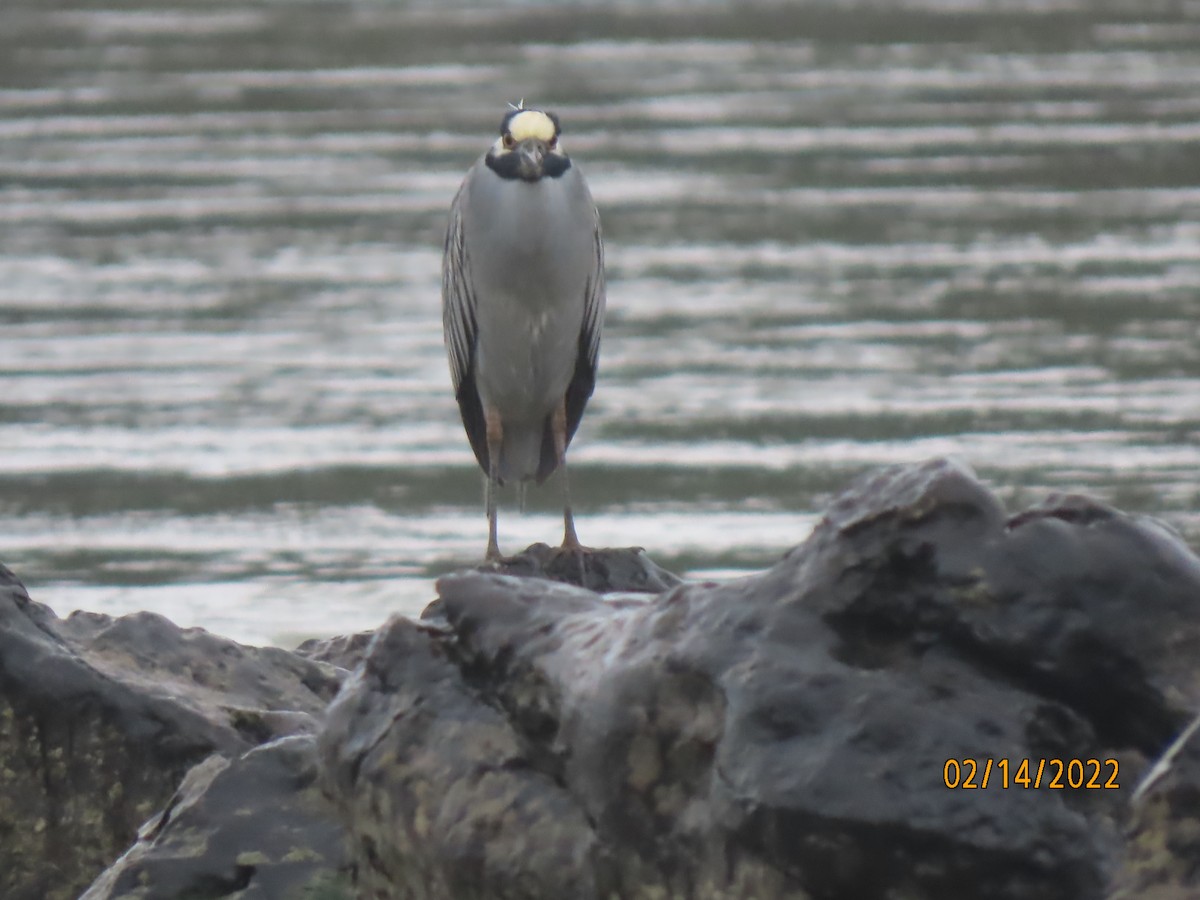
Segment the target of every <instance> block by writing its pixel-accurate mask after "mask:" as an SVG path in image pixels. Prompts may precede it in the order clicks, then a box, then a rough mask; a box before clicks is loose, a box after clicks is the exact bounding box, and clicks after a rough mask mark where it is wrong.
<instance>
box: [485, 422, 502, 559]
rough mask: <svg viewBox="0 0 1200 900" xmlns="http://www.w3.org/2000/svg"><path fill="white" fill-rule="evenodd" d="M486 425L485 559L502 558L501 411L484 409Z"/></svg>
mask: <svg viewBox="0 0 1200 900" xmlns="http://www.w3.org/2000/svg"><path fill="white" fill-rule="evenodd" d="M483 421H484V426H485V427H486V429H487V451H488V473H487V492H486V494H485V495H484V496H485V498H486V499H485V501H484V505H485V506H486V507H487V519H488V545H487V553H486V554H485V555H484V559H488V560H496V559H500V558H501V556H500V545H499V544H498V543H497V541H496V485H497V484H498V483H499V481H500V477H499V472H500V445H501V443H503V441H504V425H503V423H502V422H501V421H500V413H498V412H496V410H494V409H486V408H485V409H484V411H483Z"/></svg>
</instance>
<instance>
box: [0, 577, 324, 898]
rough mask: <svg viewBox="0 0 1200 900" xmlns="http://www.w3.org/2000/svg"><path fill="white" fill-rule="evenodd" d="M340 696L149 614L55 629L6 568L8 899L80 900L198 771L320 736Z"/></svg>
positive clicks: (277, 654) (315, 674)
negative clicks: (320, 723) (320, 724)
mask: <svg viewBox="0 0 1200 900" xmlns="http://www.w3.org/2000/svg"><path fill="white" fill-rule="evenodd" d="M339 683H340V680H339V677H338V675H337V673H336V670H335V669H333V668H332V667H330V666H324V665H321V664H319V663H316V662H312V661H309V660H306V659H303V658H301V657H299V656H296V655H295V654H292V653H288V652H287V651H284V650H280V649H278V648H255V647H244V646H242V645H240V644H237V643H235V642H233V641H229V640H226V639H224V638H220V637H217V636H215V635H211V634H208V633H207V632H204V631H202V630H200V629H181V628H178V627H177V626H175V625H173V624H171V623H170V622H168V621H167V620H166V619H163V618H162V617H160V616H155V615H152V614H149V613H139V614H136V615H132V616H126V617H123V618H120V619H113V618H111V617H108V616H100V615H94V614H86V613H77V614H75V615H73V616H71V617H69V618H67V619H65V620H64V619H59V618H57V617H56V616H55V615H54V614H53V613H52V612H51V611H50V610H49V609H48V608H46V607H44V606H42V605H41V604H38V603H35V602H34V601H32V600H31V599H30V598H29V595H28V593H27V592H26V591H25V589H24V587H23V586H22V585H21V583H20V582H19V581H18V580H17V578H16V576H15V575H13V573H12V572H10V571H9V570H8V569H4V568H3V567H0V897H4V898H6V900H26V898H28V900H46V898H72V900H73V898H75V897H78V896H79V894H80V892H81V891H82V890H83V889H84V888H86V887H87V886H88V885H89V884H90V883H91V882H92V880H93V879H94V878H96V876H97V875H98V874H99V873H100V872H101V871H102V870H103V869H104V868H105V867H106V866H107V865H109V864H110V863H111V862H112V861H113V860H115V859H116V858H117V857H119V856H120V855H121V854H122V853H123V852H124V851H125V850H126V848H127V847H129V845H130V844H131V842H132V841H133V840H134V837H135V835H136V833H137V829H138V827H139V826H140V825H141V824H142V823H143V822H145V821H146V820H147V819H149V818H150V816H151V815H152V814H154V813H155V812H156V811H157V810H160V809H161V808H162V807H163V806H164V804H166V803H167V801H168V800H169V798H170V797H171V796H172V794H173V793H174V792H175V790H176V788H177V786H178V785H179V783H180V780H181V779H182V778H183V777H184V775H185V774H186V773H187V772H188V771H189V769H191V768H192V766H194V765H196V764H198V763H201V762H203V761H204V760H206V759H208V758H209V757H210V756H212V755H213V754H218V755H220V756H221V757H223V758H226V759H234V758H237V757H238V756H240V755H241V754H242V753H244V752H246V751H247V750H249V749H250V748H252V747H254V746H255V745H257V744H259V743H262V742H264V741H267V740H271V739H272V738H274V737H277V736H279V735H281V734H289V733H293V732H312V731H313V730H315V728H316V723H317V718H316V716H317V715H318V714H320V713H321V711H322V710H323V708H324V707H325V706H326V704H327V703H328V702H329V700H330V699H331V698H332V697H333V696H334V694H335V693H336V691H337V689H338V686H339Z"/></svg>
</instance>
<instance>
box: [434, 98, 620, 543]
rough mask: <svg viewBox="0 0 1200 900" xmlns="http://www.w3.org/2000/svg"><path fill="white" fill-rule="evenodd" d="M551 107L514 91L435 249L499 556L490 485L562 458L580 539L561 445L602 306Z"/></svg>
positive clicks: (585, 217) (460, 389) (599, 274)
mask: <svg viewBox="0 0 1200 900" xmlns="http://www.w3.org/2000/svg"><path fill="white" fill-rule="evenodd" d="M561 135H562V126H561V123H560V120H559V118H558V116H557V115H555V114H554V113H552V112H547V111H544V110H541V109H535V108H532V107H527V106H526V105H525V101H524V100H522V101H521V102H520V103H518V104H515V105H514V104H509V109H508V110H507V111H506V113H505V115H504V117H503V120H502V121H501V123H500V135H499V137H498V138H496V140H495V142H494V143H493V144H492V145H491V147H490V148H489V149H488V150H487V151H486V152H485V153H484V154H483V155H482V156H481V157H480V158H479V159H477V160H476V162H475V163H474V164H473V165H472V166H471V168H470V169H469V170H468V171H467V174H466V176H465V178H464V179H463V182H462V185H461V186H460V187H459V189H458V192H457V193H456V194H455V196H454V201H453V202H452V204H451V206H450V218H449V223H448V225H447V228H446V240H445V246H444V248H443V253H442V327H443V335H444V338H445V344H446V351H447V356H448V357H449V362H450V377H451V382H452V383H453V387H454V393H455V398H456V399H457V401H458V408H459V412H460V414H461V416H462V423H463V427H464V428H465V430H466V433H467V439H468V441H469V442H470V444H471V449H472V450H473V451H474V454H475V459H476V460H477V461H478V462H479V466H480V468H482V469H483V472H484V474H485V475H486V476H487V487H486V490H485V506H486V510H487V519H488V543H487V550H486V553H485V559H486V560H489V561H494V560H501V559H503V556H502V555H501V553H500V548H499V543H498V541H497V534H496V532H497V528H496V515H497V514H496V494H497V488H498V486H500V485H502V484H504V483H505V482H509V481H512V482H516V483H517V484H519V485H520V486H521V490H522V498H523V497H524V493H523V491H524V486H525V484H526V483H527V482H529V481H534V482H536V483H538V484H541V483H542V482H543V481H545V480H546V478H548V477H549V476H550V475H551V474H552V473H553V472H555V471H556V470H558V469H562V479H561V481H562V503H563V541H562V548H563V549H564V550H574V551H582V550H583V549H584V548H583V547H582V545H581V544H580V542H579V537H578V535H577V534H576V531H575V520H574V516H573V514H572V512H571V493H570V487H569V483H568V479H567V447H568V446H569V445H570V443H571V438H572V437H574V435H575V431H576V429H577V428H578V427H579V422H580V420H581V419H582V418H583V411H584V408H585V407H586V406H587V402H588V399H589V398H590V397H591V395H592V392H593V390H594V388H595V384H596V369H597V364H598V362H599V355H600V332H601V329H602V327H603V320H604V309H605V291H606V287H605V277H604V241H603V237H602V235H601V230H600V213H599V211H598V210H597V208H596V204H595V202H594V201H593V200H592V195H591V192H590V191H589V190H588V186H587V182H586V181H585V180H584V177H583V174H582V173H581V172H580V170H579V167H578V166H577V165H575V163H574V162H573V161H572V159H571V158H570V157H569V156H568V155H567V153H566V150H565V149H564V147H563V142H562V140H561Z"/></svg>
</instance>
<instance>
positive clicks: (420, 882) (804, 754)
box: [319, 460, 1200, 900]
mask: <svg viewBox="0 0 1200 900" xmlns="http://www.w3.org/2000/svg"><path fill="white" fill-rule="evenodd" d="M438 591H439V601H438V604H437V607H436V610H435V612H436V616H437V618H436V619H435V620H431V621H430V622H427V623H425V624H416V623H413V622H410V621H407V620H404V619H401V618H394V619H392V620H390V621H389V622H388V623H387V624H386V625H385V626H384V627H383V628H382V629H381V631H380V633H379V634H378V636H377V637H376V639H375V640H374V642H373V643H372V644H371V646H370V649H369V651H368V653H367V656H366V658H365V659H364V661H363V665H362V666H361V667H360V668H359V669H358V670H357V672H356V673H355V675H354V676H353V677H352V678H351V679H349V680H348V681H347V682H346V685H345V687H344V688H343V691H342V693H341V694H340V695H339V697H338V699H337V700H336V701H335V702H334V704H333V705H332V707H331V708H330V710H329V714H328V718H327V723H326V726H325V728H324V730H323V731H322V733H321V734H320V737H319V752H320V758H321V765H322V769H323V781H324V783H325V786H326V790H327V792H328V793H329V795H330V796H331V798H332V799H333V801H334V803H335V804H336V806H337V809H338V812H339V815H340V816H341V819H342V821H343V822H344V823H345V825H346V827H347V829H348V830H349V832H350V833H351V836H352V841H353V849H354V853H355V857H356V861H357V867H358V878H359V889H360V890H361V891H362V895H363V896H365V897H388V898H393V897H394V898H424V897H446V898H455V900H471V898H480V900H482V898H557V897H572V898H592V897H596V898H600V897H604V898H607V897H614V896H615V897H621V898H622V900H627V898H630V900H632V898H639V897H647V898H649V897H656V898H657V897H663V898H666V897H678V898H688V900H707V898H714V900H715V898H750V897H756V898H818V900H820V898H847V897H853V898H865V900H869V898H880V900H882V898H893V897H900V896H904V897H913V898H927V900H934V898H955V900H959V898H963V897H971V898H976V900H1008V898H1014V900H1015V898H1020V900H1059V898H1061V900H1089V898H1101V897H1104V896H1105V895H1106V894H1107V893H1108V892H1109V891H1110V890H1113V889H1116V887H1117V886H1118V878H1117V876H1118V870H1119V867H1120V860H1122V859H1127V860H1134V857H1130V856H1123V854H1124V853H1125V850H1126V845H1125V844H1124V840H1125V834H1124V826H1125V822H1126V816H1127V813H1128V809H1129V800H1128V798H1129V794H1130V793H1131V792H1132V788H1133V786H1134V785H1135V784H1136V783H1137V781H1138V778H1139V776H1140V775H1141V773H1142V771H1143V770H1144V768H1145V763H1146V760H1148V759H1154V758H1156V757H1158V756H1159V755H1160V754H1162V753H1163V751H1164V750H1165V749H1166V748H1167V747H1168V746H1169V745H1170V744H1171V742H1172V741H1173V740H1174V739H1175V738H1176V736H1177V735H1179V734H1180V733H1181V732H1182V731H1183V729H1184V728H1185V727H1186V725H1187V723H1188V722H1189V721H1190V720H1191V719H1192V717H1193V715H1194V711H1195V710H1196V709H1197V708H1198V707H1200V678H1197V671H1198V668H1200V667H1198V664H1197V660H1198V659H1200V653H1198V651H1200V560H1198V559H1197V558H1196V557H1195V556H1194V555H1193V554H1192V553H1191V552H1190V551H1189V550H1188V549H1187V547H1186V546H1185V545H1184V544H1183V542H1182V541H1181V540H1179V538H1178V537H1177V536H1175V535H1174V534H1172V533H1171V532H1169V531H1168V530H1167V529H1165V528H1164V527H1163V526H1161V525H1159V524H1158V523H1156V522H1154V521H1152V520H1149V519H1145V518H1141V517H1136V516H1129V515H1125V514H1123V513H1120V512H1118V511H1116V510H1113V509H1111V508H1109V507H1105V506H1103V505H1101V504H1098V503H1095V502H1093V501H1089V500H1086V499H1083V498H1077V497H1060V498H1052V499H1051V500H1050V501H1048V502H1047V503H1046V504H1043V505H1042V506H1040V507H1038V508H1035V509H1032V510H1029V511H1027V512H1025V513H1022V514H1020V515H1018V516H1015V517H1013V518H1008V517H1007V516H1006V514H1005V512H1004V510H1003V508H1002V506H1001V504H1000V503H999V501H997V499H996V498H995V497H994V496H993V495H992V494H991V493H990V492H989V491H988V490H987V489H986V488H984V487H983V486H982V485H981V484H980V483H979V482H978V481H977V480H976V479H975V478H974V476H973V475H972V474H971V473H970V472H969V471H968V470H967V469H965V468H964V467H962V466H959V465H956V464H954V463H950V462H947V461H944V460H936V461H933V462H931V463H927V464H925V465H921V466H913V467H898V468H891V469H887V470H884V471H882V472H879V473H876V474H874V475H872V476H870V477H867V478H865V479H863V480H861V481H859V482H858V483H856V484H855V485H854V486H853V487H852V488H851V489H850V490H848V491H847V492H846V493H844V494H843V495H842V496H840V497H839V498H837V500H836V501H835V502H834V503H833V505H832V506H831V508H830V510H829V512H828V513H827V515H826V516H825V518H824V519H823V520H822V521H821V523H820V524H819V525H818V527H817V528H816V529H815V530H814V532H813V534H812V535H811V537H810V538H809V539H808V540H807V541H805V542H804V543H803V544H802V545H801V546H799V547H797V548H796V549H795V550H793V551H792V552H790V553H789V554H788V555H787V556H786V557H785V558H784V559H783V560H781V561H780V562H779V563H778V564H777V565H776V566H775V567H773V568H772V569H770V570H768V571H767V572H764V573H762V574H760V575H756V576H752V577H749V578H744V579H741V580H738V581H734V582H730V583H727V584H723V585H698V584H697V585H681V586H676V587H673V588H671V589H670V590H668V591H666V592H665V593H662V594H660V595H658V596H656V597H653V598H651V599H648V600H647V601H646V602H644V603H634V602H630V601H628V600H626V601H623V602H621V603H618V604H613V603H609V602H606V600H605V599H604V598H603V597H601V596H599V595H597V594H596V593H593V592H591V591H589V590H584V589H580V588H577V587H571V586H567V585H565V584H555V583H552V582H548V581H545V580H539V579H533V578H523V577H515V576H513V575H510V574H499V573H496V572H478V571H477V572H465V573H460V574H455V575H451V576H447V577H445V578H443V579H442V580H441V581H440V582H439V584H438ZM1025 760H1029V761H1031V763H1032V765H1030V766H1028V767H1022V766H1021V763H1022V761H1025ZM1040 760H1049V761H1050V762H1048V763H1043V764H1040V765H1039V761H1040ZM1055 760H1058V761H1061V762H1059V763H1058V764H1057V765H1058V766H1059V768H1060V769H1061V773H1059V774H1058V775H1057V778H1056V774H1055V765H1056V763H1055V762H1054V761H1055ZM1071 760H1079V763H1077V764H1071V763H1070V761H1071ZM989 761H990V764H989ZM1183 771H1185V773H1186V772H1187V771H1190V770H1183ZM1079 774H1083V775H1084V776H1091V777H1092V779H1093V782H1094V784H1095V787H1094V789H1088V788H1084V787H1079V788H1072V787H1069V786H1068V787H1066V788H1065V789H1058V787H1057V786H1056V784H1058V783H1061V784H1064V785H1069V784H1071V783H1076V780H1077V779H1076V776H1077V775H1079ZM1025 775H1027V777H1028V781H1029V782H1030V783H1033V782H1035V781H1036V782H1037V784H1038V785H1039V786H1030V787H1025V786H1023V784H1022V783H1021V781H1022V778H1023V776H1025ZM1110 776H1111V777H1110ZM985 777H987V778H988V779H989V785H988V787H986V788H983V787H977V788H973V789H969V788H966V787H964V786H962V785H963V784H964V782H968V781H969V782H973V783H974V784H981V783H982V780H983V779H984V778H985ZM947 781H949V782H950V783H951V784H952V785H958V786H957V787H949V786H947ZM1051 782H1056V784H1052V783H1051ZM1106 782H1109V783H1112V784H1116V785H1119V787H1116V788H1108V789H1106V788H1104V787H1103V785H1104V784H1105V783H1106ZM1165 784H1166V785H1167V786H1165V787H1163V788H1162V790H1165V791H1170V790H1171V788H1170V787H1169V782H1168V783H1165ZM1185 784H1186V786H1187V790H1192V791H1193V793H1191V794H1188V793H1186V791H1185V789H1184V787H1183V786H1181V787H1180V788H1178V790H1176V792H1175V793H1174V794H1168V795H1165V796H1170V797H1173V798H1174V800H1173V801H1172V802H1174V803H1176V804H1177V805H1178V806H1179V807H1180V808H1182V807H1183V806H1184V805H1185V801H1186V800H1187V799H1191V800H1192V801H1193V806H1192V807H1191V809H1193V810H1194V808H1195V804H1194V800H1195V798H1196V797H1197V795H1196V794H1195V793H1194V786H1195V780H1194V778H1193V777H1191V776H1188V778H1187V779H1186V781H1185ZM1156 796H1158V795H1148V798H1147V801H1148V802H1149V801H1150V800H1153V799H1154V797H1156ZM1188 815H1194V813H1188ZM1171 821H1172V822H1175V823H1176V824H1177V826H1178V829H1179V831H1178V833H1177V834H1176V846H1178V847H1181V848H1183V850H1184V851H1185V852H1188V853H1193V852H1194V840H1193V838H1194V834H1195V831H1194V824H1192V823H1194V818H1190V819H1187V820H1186V821H1185V820H1184V819H1183V818H1182V814H1178V813H1177V814H1175V816H1174V818H1173V819H1171ZM1147 833H1150V832H1147ZM1154 833H1157V832H1154ZM1135 834H1136V832H1135ZM1198 862H1200V860H1197V858H1196V857H1195V856H1194V855H1193V856H1191V857H1190V858H1189V859H1186V860H1183V861H1178V860H1176V861H1175V862H1174V865H1175V866H1176V868H1175V869H1174V870H1173V871H1174V872H1175V873H1176V874H1177V875H1178V873H1179V872H1185V873H1194V872H1195V871H1197V863H1198ZM1133 867H1134V862H1133V861H1130V862H1129V863H1128V866H1127V869H1126V870H1125V871H1127V872H1128V871H1131V870H1132V868H1133ZM1189 867H1190V868H1189ZM1160 868H1161V867H1160ZM1143 869H1144V867H1143ZM1143 874H1144V872H1143ZM1187 877H1192V878H1194V875H1189V876H1187ZM1177 880H1178V882H1179V883H1181V884H1182V883H1185V882H1184V879H1183V878H1182V877H1180V878H1178V879H1177ZM1187 883H1189V884H1190V883H1191V882H1187ZM1163 896H1164V897H1165V896H1168V895H1163ZM1170 896H1174V895H1170Z"/></svg>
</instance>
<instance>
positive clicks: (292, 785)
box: [81, 735, 354, 900]
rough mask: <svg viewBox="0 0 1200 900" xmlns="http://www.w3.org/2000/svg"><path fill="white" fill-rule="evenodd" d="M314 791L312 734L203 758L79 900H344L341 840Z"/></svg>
mask: <svg viewBox="0 0 1200 900" xmlns="http://www.w3.org/2000/svg"><path fill="white" fill-rule="evenodd" d="M315 782H316V754H315V752H314V740H313V738H312V736H311V735H298V736H294V737H285V738H281V739H279V740H277V741H274V742H272V743H270V744H265V745H263V746H260V747H256V748H255V749H253V750H251V751H250V752H248V753H246V754H245V755H243V756H241V757H239V758H238V759H236V760H233V761H232V762H231V761H229V760H228V759H226V758H224V757H222V756H219V755H214V756H211V757H209V758H208V759H207V760H205V761H204V762H203V763H201V764H199V765H198V766H196V767H195V768H193V769H192V770H191V772H189V773H188V776H187V778H185V779H184V783H183V784H182V785H181V786H180V788H179V790H178V791H176V793H175V796H174V797H173V798H172V799H171V801H170V803H168V804H167V808H166V809H165V810H163V812H162V813H161V814H159V815H158V816H156V817H155V818H154V819H152V820H151V821H150V822H148V823H147V825H146V827H145V828H144V829H143V833H142V835H141V839H140V840H139V841H138V843H137V844H135V845H134V846H133V848H132V849H130V850H129V852H127V853H126V854H125V855H124V856H123V857H121V859H120V860H118V861H117V863H116V864H115V865H113V866H112V867H111V868H110V869H108V870H107V871H106V872H105V873H104V874H103V875H102V876H101V877H100V879H99V880H98V881H97V882H96V883H95V884H94V885H92V887H91V888H90V889H89V890H88V891H87V892H86V893H85V894H84V895H83V897H82V898H81V900H110V898H111V900H116V898H118V897H120V898H128V900H150V898H154V900H167V898H178V900H187V898H199V897H203V898H217V897H234V896H236V897H238V898H242V900H251V898H262V900H274V898H287V897H298V898H301V897H313V898H316V897H318V896H321V897H324V898H327V900H333V898H335V897H345V898H347V900H349V898H351V897H353V896H354V895H353V892H352V889H351V887H350V884H349V873H348V871H347V866H348V860H347V859H346V858H345V853H344V845H345V842H344V840H343V832H342V829H341V827H340V826H339V825H338V824H337V823H336V821H335V820H334V819H333V817H332V815H331V814H330V810H329V808H328V804H327V803H326V801H325V798H324V797H323V796H321V794H320V791H319V790H318V789H317V788H316V786H315Z"/></svg>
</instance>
